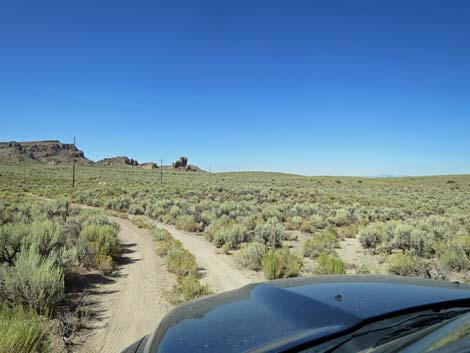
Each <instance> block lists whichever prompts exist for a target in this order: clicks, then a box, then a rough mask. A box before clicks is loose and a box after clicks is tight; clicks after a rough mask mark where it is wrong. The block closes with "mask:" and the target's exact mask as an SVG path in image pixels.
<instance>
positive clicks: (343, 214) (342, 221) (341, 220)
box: [332, 209, 353, 227]
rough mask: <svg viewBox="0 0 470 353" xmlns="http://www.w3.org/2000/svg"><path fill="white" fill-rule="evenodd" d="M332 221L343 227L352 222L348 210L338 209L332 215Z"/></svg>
mask: <svg viewBox="0 0 470 353" xmlns="http://www.w3.org/2000/svg"><path fill="white" fill-rule="evenodd" d="M332 221H333V224H335V225H336V226H338V227H344V226H347V225H349V224H351V223H352V222H353V216H352V214H351V213H350V212H349V211H348V210H345V209H339V210H338V211H337V212H336V214H335V216H334V217H333V219H332Z"/></svg>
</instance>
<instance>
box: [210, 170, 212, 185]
mask: <svg viewBox="0 0 470 353" xmlns="http://www.w3.org/2000/svg"><path fill="white" fill-rule="evenodd" d="M209 183H210V184H212V167H209Z"/></svg>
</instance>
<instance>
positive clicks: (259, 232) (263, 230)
mask: <svg viewBox="0 0 470 353" xmlns="http://www.w3.org/2000/svg"><path fill="white" fill-rule="evenodd" d="M283 237H284V227H283V226H282V224H281V223H279V222H278V221H277V220H276V219H274V218H271V219H269V220H268V221H267V222H265V223H259V224H257V225H256V228H255V240H256V241H258V242H260V243H263V244H265V245H267V246H269V247H272V248H275V247H280V246H282V238H283Z"/></svg>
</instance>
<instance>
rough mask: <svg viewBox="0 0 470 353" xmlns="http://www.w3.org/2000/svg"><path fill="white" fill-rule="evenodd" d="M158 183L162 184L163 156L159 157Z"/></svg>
mask: <svg viewBox="0 0 470 353" xmlns="http://www.w3.org/2000/svg"><path fill="white" fill-rule="evenodd" d="M160 184H163V158H160Z"/></svg>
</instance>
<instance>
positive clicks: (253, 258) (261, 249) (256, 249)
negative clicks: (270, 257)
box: [235, 242, 266, 271]
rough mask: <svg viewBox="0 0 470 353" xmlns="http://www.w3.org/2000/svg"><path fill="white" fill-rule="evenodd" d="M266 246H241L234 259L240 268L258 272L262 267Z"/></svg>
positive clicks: (255, 244)
mask: <svg viewBox="0 0 470 353" xmlns="http://www.w3.org/2000/svg"><path fill="white" fill-rule="evenodd" d="M265 254H266V245H264V244H262V243H258V242H251V243H247V244H243V245H242V247H241V248H240V251H239V252H238V254H237V255H236V257H235V259H236V261H237V263H238V265H239V266H240V267H242V268H248V269H250V270H255V271H258V270H260V269H261V267H262V265H263V258H264V255H265Z"/></svg>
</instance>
